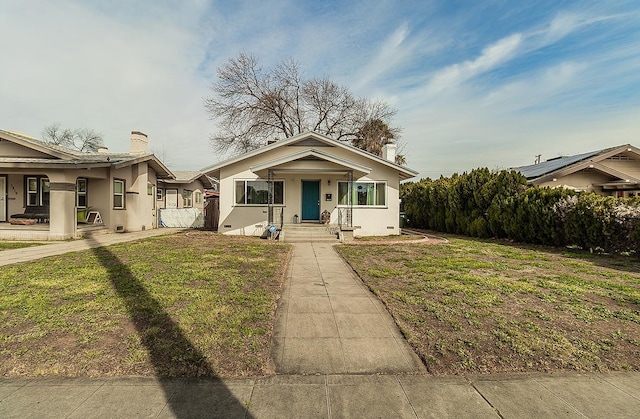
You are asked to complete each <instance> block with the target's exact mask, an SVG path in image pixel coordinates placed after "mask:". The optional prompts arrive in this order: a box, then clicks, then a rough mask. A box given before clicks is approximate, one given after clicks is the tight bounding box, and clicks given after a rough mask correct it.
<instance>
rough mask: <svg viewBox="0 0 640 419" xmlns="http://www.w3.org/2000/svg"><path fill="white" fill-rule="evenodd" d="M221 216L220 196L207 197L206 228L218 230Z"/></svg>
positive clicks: (205, 207)
mask: <svg viewBox="0 0 640 419" xmlns="http://www.w3.org/2000/svg"><path fill="white" fill-rule="evenodd" d="M219 218H220V198H219V197H214V198H210V199H207V204H206V205H205V206H204V228H206V229H208V230H216V231H217V230H218V219H219Z"/></svg>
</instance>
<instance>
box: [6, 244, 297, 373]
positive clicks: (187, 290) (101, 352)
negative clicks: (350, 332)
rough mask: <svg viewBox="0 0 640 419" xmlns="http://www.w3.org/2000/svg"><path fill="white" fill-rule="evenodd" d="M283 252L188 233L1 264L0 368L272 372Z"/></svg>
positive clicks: (12, 370)
mask: <svg viewBox="0 0 640 419" xmlns="http://www.w3.org/2000/svg"><path fill="white" fill-rule="evenodd" d="M288 253H289V246H287V245H283V244H279V243H274V242H267V241H263V240H262V241H261V240H259V239H254V238H244V237H228V236H221V235H217V234H213V233H207V232H190V233H186V234H184V233H183V234H178V235H172V236H162V237H156V238H150V239H146V240H141V241H137V242H131V243H123V244H118V245H114V246H109V247H103V248H99V249H95V250H89V251H83V252H77V253H70V254H65V255H61V256H56V257H51V258H47V259H42V260H39V261H35V262H29V263H24V264H19V265H11V266H6V267H3V270H2V274H1V280H0V357H1V358H2V360H3V362H2V363H1V364H0V375H1V376H23V375H24V376H41V375H44V376H47V375H60V376H109V375H159V376H225V377H229V376H245V375H259V374H264V373H270V372H272V365H271V362H270V353H269V348H270V342H271V335H272V329H273V324H274V317H275V309H276V302H277V299H278V297H279V295H280V290H281V285H282V277H283V272H284V267H285V265H286V261H287V260H288Z"/></svg>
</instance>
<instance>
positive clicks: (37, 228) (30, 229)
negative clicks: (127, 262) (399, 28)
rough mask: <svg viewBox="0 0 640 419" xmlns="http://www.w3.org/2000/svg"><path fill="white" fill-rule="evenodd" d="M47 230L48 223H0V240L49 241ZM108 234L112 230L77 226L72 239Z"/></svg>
mask: <svg viewBox="0 0 640 419" xmlns="http://www.w3.org/2000/svg"><path fill="white" fill-rule="evenodd" d="M49 228H50V226H49V223H38V224H32V225H13V224H10V223H9V222H0V240H19V241H50V240H52V239H51V236H50V229H49ZM109 233H113V230H110V229H109V228H107V227H105V226H104V225H96V224H78V225H77V226H76V231H75V234H74V237H73V238H76V239H79V238H83V237H87V236H89V235H97V234H109Z"/></svg>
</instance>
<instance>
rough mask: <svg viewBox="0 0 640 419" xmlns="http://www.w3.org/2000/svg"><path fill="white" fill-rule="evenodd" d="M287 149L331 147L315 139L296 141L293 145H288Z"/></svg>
mask: <svg viewBox="0 0 640 419" xmlns="http://www.w3.org/2000/svg"><path fill="white" fill-rule="evenodd" d="M289 147H333V146H332V145H329V144H327V143H324V142H322V141H319V140H316V139H315V138H307V139H304V140H300V141H296V142H295V143H293V144H289Z"/></svg>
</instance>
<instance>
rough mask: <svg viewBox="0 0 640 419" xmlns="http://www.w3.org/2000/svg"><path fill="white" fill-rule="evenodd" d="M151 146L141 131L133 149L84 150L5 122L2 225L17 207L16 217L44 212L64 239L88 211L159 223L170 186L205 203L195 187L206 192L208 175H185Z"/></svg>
mask: <svg viewBox="0 0 640 419" xmlns="http://www.w3.org/2000/svg"><path fill="white" fill-rule="evenodd" d="M147 147H148V138H147V136H146V135H145V134H144V133H141V132H137V131H133V132H132V133H131V149H130V151H129V152H128V153H109V152H108V150H107V149H106V148H101V149H100V150H99V151H98V152H96V153H80V152H77V151H73V150H70V149H67V148H65V147H60V146H56V145H51V144H47V143H45V142H42V141H39V140H37V139H35V138H33V137H29V136H26V135H23V134H18V133H15V132H9V131H2V130H0V229H2V225H3V224H4V223H7V224H5V225H8V222H9V221H12V220H11V216H12V215H16V218H15V219H14V221H17V220H20V218H17V217H20V214H25V213H27V214H25V215H23V216H22V217H23V218H30V217H31V214H37V216H38V218H37V219H38V220H39V221H40V222H42V223H43V224H45V225H48V234H47V235H46V238H47V239H51V240H64V239H68V238H72V237H76V236H77V227H78V222H82V221H84V220H85V216H86V214H87V213H89V212H93V216H92V217H91V219H90V221H94V222H95V221H101V224H102V225H103V226H104V227H105V228H108V229H110V230H113V231H137V230H145V229H150V228H157V227H158V226H159V222H158V221H157V220H158V216H157V212H158V211H157V208H158V206H159V204H161V205H160V206H162V207H165V206H166V202H167V201H166V199H165V195H164V192H163V194H162V199H158V197H159V195H158V193H159V192H158V191H159V190H163V191H165V190H166V189H167V188H169V189H174V188H175V189H177V190H178V191H179V192H178V193H181V194H182V199H178V205H177V207H178V208H184V207H185V206H187V207H194V208H200V209H202V205H201V204H197V202H198V201H197V200H198V199H199V198H197V197H194V196H193V195H191V199H189V197H190V194H189V192H188V191H191V192H192V193H194V194H195V193H196V192H198V191H199V192H200V195H198V196H200V197H201V196H202V192H203V190H204V188H203V185H202V182H201V180H200V178H202V179H205V178H204V176H200V177H198V176H195V175H193V176H190V177H189V178H188V179H187V178H180V179H178V177H177V176H176V175H175V174H174V173H172V172H171V171H170V170H169V169H168V168H167V167H166V166H165V165H164V164H163V163H162V162H161V161H160V160H158V158H157V157H155V156H154V155H153V154H151V153H149V152H148V151H147ZM171 205H174V201H171ZM97 215H99V217H97ZM34 217H35V216H34ZM25 230H26V229H25ZM3 237H6V235H5V236H3ZM20 237H21V238H26V237H28V236H25V235H21V236H20Z"/></svg>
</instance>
